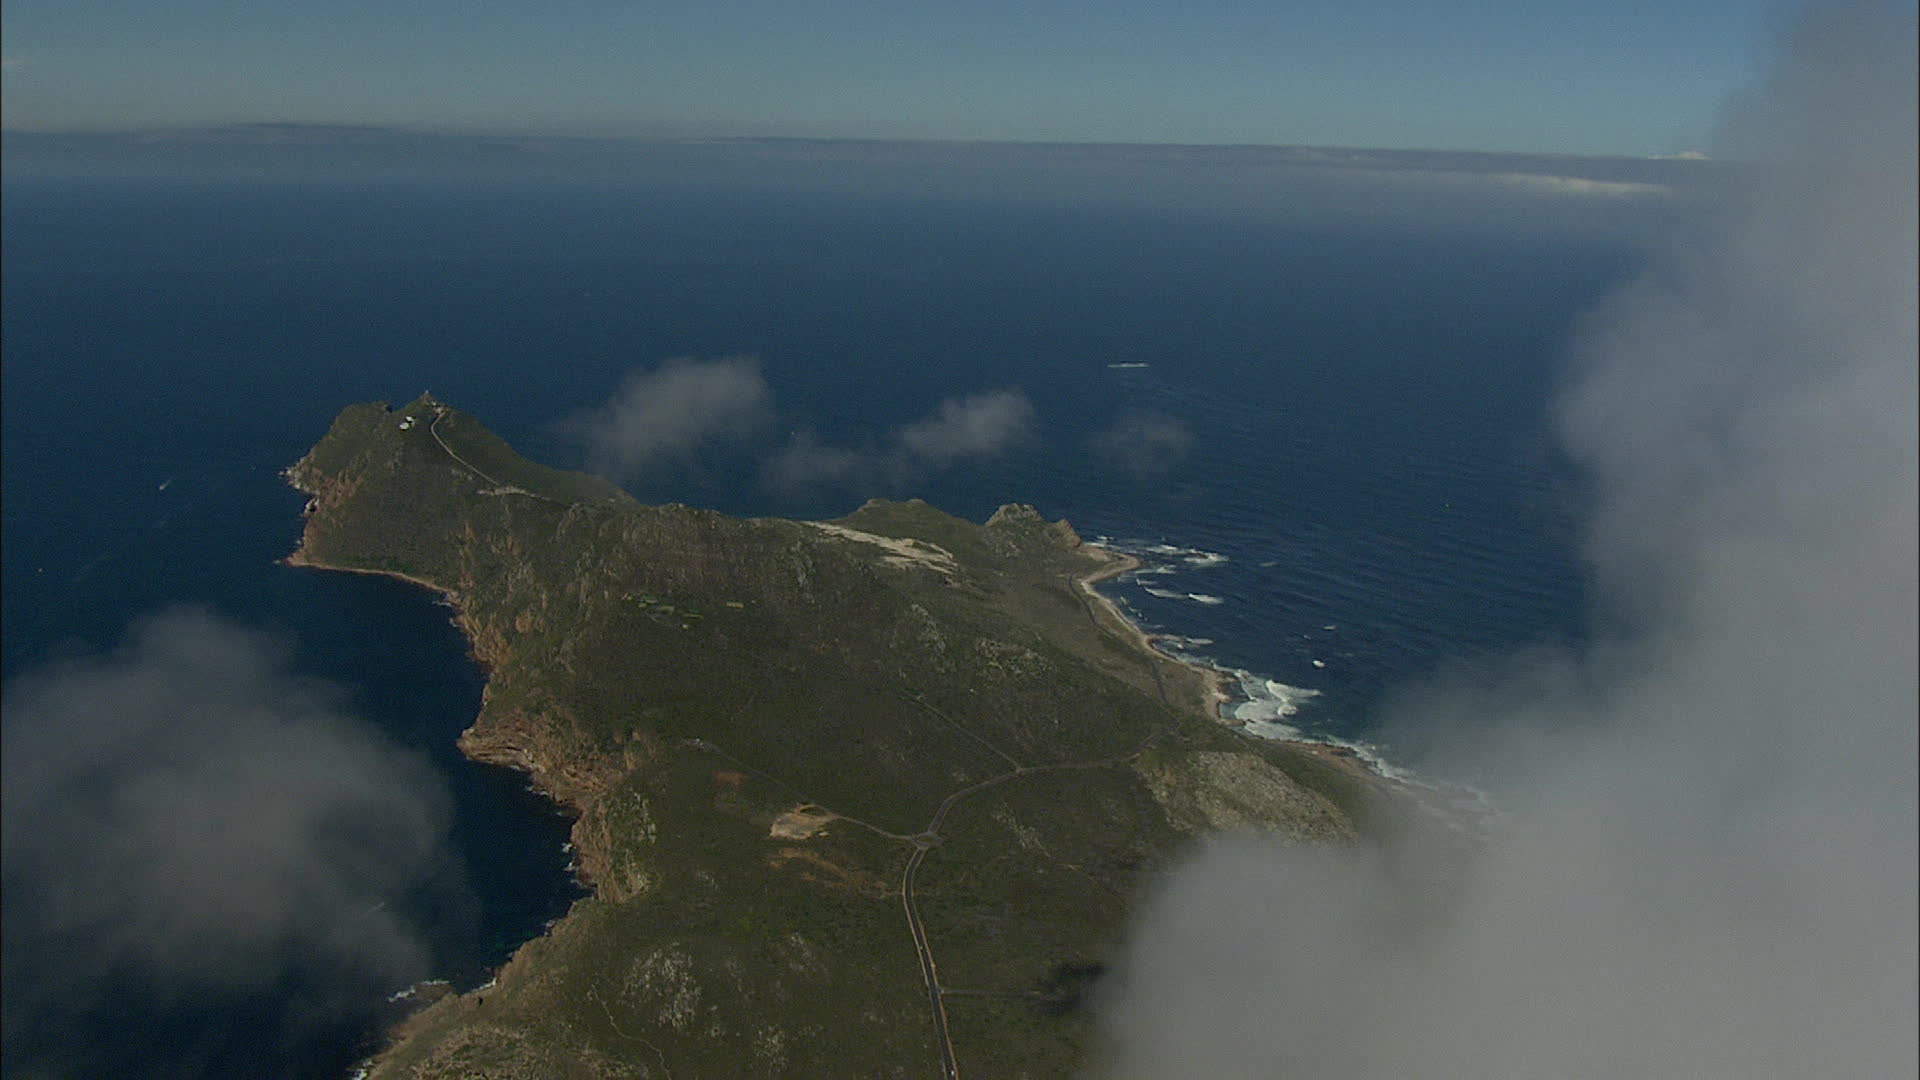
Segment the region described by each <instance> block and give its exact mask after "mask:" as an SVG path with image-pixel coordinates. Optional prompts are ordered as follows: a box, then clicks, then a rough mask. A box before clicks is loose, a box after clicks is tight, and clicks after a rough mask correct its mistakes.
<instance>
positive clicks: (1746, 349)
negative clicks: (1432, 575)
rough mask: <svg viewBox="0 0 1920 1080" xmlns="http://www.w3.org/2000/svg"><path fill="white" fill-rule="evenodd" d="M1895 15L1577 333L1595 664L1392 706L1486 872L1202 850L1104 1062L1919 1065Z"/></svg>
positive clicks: (1457, 864) (1756, 132)
mask: <svg viewBox="0 0 1920 1080" xmlns="http://www.w3.org/2000/svg"><path fill="white" fill-rule="evenodd" d="M1914 31H1915V25H1914V21H1913V19H1912V17H1911V16H1910V15H1908V14H1905V13H1895V12H1893V10H1892V9H1891V8H1890V7H1881V6H1863V7H1854V8H1849V9H1846V10H1844V11H1842V12H1839V13H1829V14H1826V15H1822V16H1819V17H1816V18H1813V19H1811V20H1809V21H1808V22H1807V23H1806V24H1805V25H1804V26H1803V27H1801V29H1800V31H1799V32H1798V33H1797V35H1796V36H1795V37H1794V38H1793V40H1792V41H1791V42H1790V47H1789V49H1788V50H1787V54H1786V56H1785V58H1784V60H1783V61H1782V63H1781V65H1780V68H1779V71H1778V73H1777V75H1776V76H1775V77H1774V79H1773V81H1772V82H1771V84H1770V85H1769V86H1768V87H1767V88H1766V92H1765V93H1764V94H1763V95H1760V96H1759V97H1757V98H1756V99H1755V103H1754V104H1752V105H1750V106H1749V107H1748V108H1747V111H1746V112H1745V113H1744V114H1743V115H1742V116H1741V117H1740V121H1739V122H1740V126H1739V129H1738V130H1739V131H1740V132H1742V133H1744V135H1745V137H1748V138H1756V137H1757V141H1756V142H1755V143H1754V145H1752V146H1751V147H1749V148H1747V149H1749V150H1750V151H1751V156H1752V157H1753V158H1754V159H1755V160H1756V161H1757V162H1758V163H1759V164H1758V166H1757V171H1756V172H1755V173H1754V174H1753V175H1750V176H1743V177H1740V178H1738V187H1737V189H1731V190H1729V191H1728V192H1727V193H1726V196H1725V205H1724V207H1723V213H1722V214H1721V217H1720V224H1719V229H1718V232H1717V235H1715V236H1714V237H1712V238H1711V239H1710V240H1709V241H1707V242H1705V243H1698V244H1696V246H1694V247H1691V248H1689V249H1687V250H1679V251H1674V252H1672V253H1671V255H1670V257H1668V258H1666V259H1665V260H1664V262H1663V263H1661V264H1660V265H1658V266H1656V267H1654V268H1652V269H1651V270H1650V271H1649V272H1648V274H1647V275H1646V276H1645V277H1644V279H1643V280H1641V281H1640V282H1638V283H1637V284H1635V285H1633V286H1632V287H1630V288H1629V289H1627V290H1626V291H1625V292H1623V293H1622V294H1621V295H1619V296H1618V297H1616V298H1615V299H1614V300H1613V301H1612V302H1611V303H1610V304H1608V305H1607V306H1605V307H1604V308H1603V309H1602V310H1600V311H1598V312H1596V313H1595V314H1594V316H1593V317H1592V318H1591V320H1590V321H1589V325H1588V326H1587V327H1586V329H1585V331H1584V333H1583V334H1582V336H1581V340H1580V342H1579V343H1578V345H1577V348H1576V349H1575V357H1576V368H1575V371H1574V373H1573V376H1572V379H1571V381H1570V384H1569V386H1568V390H1567V393H1566V394H1565V396H1564V399H1563V400H1564V404H1563V409H1562V420H1563V425H1562V426H1563V430H1564V432H1565V438H1566V442H1567V444H1568V446H1569V448H1570V449H1571V451H1572V452H1573V453H1574V455H1575V456H1576V457H1577V458H1578V459H1579V460H1580V461H1581V462H1583V463H1584V465H1585V466H1586V467H1587V468H1588V469H1589V470H1590V472H1591V475H1592V477H1593V479H1594V484H1595V489H1596V498H1595V504H1594V507H1593V511H1592V517H1591V523H1590V529H1589V538H1590V539H1589V549H1588V553H1589V556H1590V559H1591V563H1592V567H1593V572H1594V574H1595V575H1596V579H1597V584H1598V586H1599V592H1600V594H1601V595H1602V596H1603V597H1604V603H1605V605H1606V606H1605V607H1604V609H1603V610H1602V611H1600V612H1597V613H1596V619H1597V624H1598V626H1599V628H1600V633H1599V635H1598V638H1599V640H1598V643H1597V644H1595V645H1593V646H1592V647H1591V649H1590V650H1589V651H1588V652H1587V653H1586V654H1584V655H1580V656H1576V657H1570V658H1568V657H1563V658H1560V659H1558V660H1557V661H1554V662H1536V661H1535V660H1533V659H1525V658H1523V659H1519V660H1516V661H1515V663H1514V664H1513V666H1512V668H1511V669H1510V671H1509V672H1508V673H1507V675H1506V676H1504V677H1503V678H1501V679H1498V680H1494V681H1491V682H1483V683H1480V684H1455V685H1452V686H1450V687H1446V688H1438V687H1430V688H1428V689H1427V690H1425V691H1423V692H1418V693H1412V694H1410V695H1409V697H1408V698H1407V700H1406V701H1405V702H1404V703H1403V705H1402V707H1401V709H1400V711H1399V714H1398V715H1397V716H1396V717H1391V718H1389V723H1390V724H1392V723H1398V724H1400V725H1403V730H1405V731H1406V732H1408V733H1409V735H1408V738H1407V739H1406V740H1402V741H1403V742H1406V741H1412V739H1413V738H1414V737H1415V734H1414V733H1416V732H1418V733H1424V734H1423V735H1421V736H1420V737H1423V738H1425V739H1426V740H1427V741H1428V743H1429V744H1430V748H1431V749H1430V753H1431V758H1430V760H1431V761H1432V762H1433V763H1434V766H1433V767H1435V768H1436V769H1437V770H1442V771H1458V770H1459V769H1460V766H1461V763H1462V762H1467V761H1471V762H1473V763H1474V769H1475V771H1476V772H1478V773H1479V774H1480V775H1481V776H1483V777H1485V778H1486V780H1485V782H1486V783H1487V785H1488V786H1489V787H1490V788H1491V789H1493V790H1494V791H1495V792H1496V793H1497V795H1498V798H1499V802H1500V805H1501V807H1502V811H1503V813H1502V816H1501V818H1500V820H1499V821H1497V822H1496V823H1495V825H1494V826H1493V830H1492V835H1491V836H1490V837H1489V838H1488V841H1487V843H1486V845H1485V848H1484V850H1482V851H1480V852H1478V853H1477V854H1474V855H1472V856H1468V857H1465V858H1463V859H1461V860H1458V861H1444V862H1443V861H1439V860H1437V859H1434V858H1432V857H1430V855H1429V850H1430V849H1426V848H1423V847H1421V846H1419V845H1417V844H1412V843H1403V844H1394V843H1388V844H1386V845H1384V846H1383V847H1382V848H1381V849H1379V850H1373V851H1366V852H1337V853H1336V852H1302V851H1286V850H1276V849H1274V848H1272V847H1270V846H1267V845H1263V844H1261V843H1258V842H1255V841H1252V840H1248V839H1234V840H1227V841H1223V842H1221V843H1219V844H1216V845H1214V846H1213V847H1212V848H1210V849H1209V850H1207V851H1206V852H1204V853H1203V854H1201V855H1200V856H1199V857H1197V858H1196V859H1195V860H1194V861H1193V862H1192V863H1191V865H1189V866H1187V867H1186V868H1185V869H1184V870H1183V871H1181V872H1180V873H1178V874H1177V875H1175V876H1174V877H1173V878H1172V879H1171V881H1170V882H1169V883H1168V884H1167V885H1166V886H1165V887H1164V888H1163V889H1162V891H1161V892H1160V894H1159V896H1158V897H1157V899H1156V900H1155V901H1154V902H1152V903H1151V904H1150V905H1149V906H1148V908H1147V909H1146V911H1145V912H1144V914H1143V915H1142V917H1141V920H1140V922H1139V925H1138V927H1137V930H1136V933H1135V936H1134V938H1133V940H1132V941H1131V944H1130V947H1129V951H1128V953H1127V956H1126V959H1125V962H1124V964H1123V965H1122V969H1123V970H1122V974H1121V975H1120V977H1119V979H1118V980H1117V981H1118V982H1119V984H1120V985H1119V986H1118V987H1116V988H1114V989H1113V990H1112V991H1111V993H1110V996H1109V998H1108V1000H1107V1001H1106V1003H1105V1008H1104V1011H1103V1013H1102V1025H1103V1030H1104V1032H1105V1034H1106V1040H1107V1056H1106V1060H1105V1062H1104V1067H1105V1068H1106V1070H1107V1071H1108V1072H1110V1073H1111V1074H1114V1075H1118V1076H1125V1077H1175V1076H1198V1075H1205V1076H1219V1077H1252V1076H1312V1077H1320V1078H1345V1077H1367V1078H1388V1077H1406V1076H1426V1077H1460V1078H1468V1077H1471V1078H1484V1077H1523V1076H1636V1077H1639V1076H1647V1077H1652V1076H1659V1077H1670V1076H1739V1077H1805V1076H1911V1075H1913V1074H1914V1072H1915V1069H1916V1066H1917V1065H1920V1062H1917V1061H1916V1056H1917V1052H1916V1044H1915V1041H1914V1031H1915V1027H1916V1023H1917V1022H1920V998H1917V994H1916V975H1917V974H1920V971H1917V970H1916V963H1917V962H1916V955H1917V953H1920V937H1917V935H1916V919H1917V917H1920V903H1917V902H1916V895H1917V893H1920V888H1917V886H1916V866H1917V865H1920V858H1917V857H1920V850H1917V848H1916V832H1917V824H1920V823H1917V822H1916V811H1915V806H1916V777H1915V754H1916V738H1915V716H1916V709H1920V700H1917V694H1916V683H1917V682H1920V679H1917V678H1916V659H1915V658H1916V651H1917V650H1920V634H1917V633H1916V622H1917V621H1920V615H1917V611H1920V583H1917V582H1916V562H1917V559H1920V551H1917V550H1916V533H1917V532H1920V513H1917V512H1916V482H1917V480H1920V477H1917V476H1916V456H1917V454H1920V447H1917V446H1916V434H1915V433H1916V428H1917V426H1920V424H1917V420H1920V418H1917V417H1916V396H1917V388H1916V378H1915V370H1916V369H1915V355H1916V346H1917V343H1916V336H1915V323H1916V304H1915V296H1916V287H1917V284H1916V270H1915V245H1914V239H1913V238H1914V235H1915V232H1916V217H1915V198H1916V182H1915V152H1914V139H1913V133H1914V130H1915V105H1914V103H1915V74H1914V54H1913V49H1912V42H1913V38H1914ZM1436 732H1438V733H1441V734H1438V735H1436V734H1434V733H1436ZM1449 761H1451V766H1449V764H1448V762H1449Z"/></svg>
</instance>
